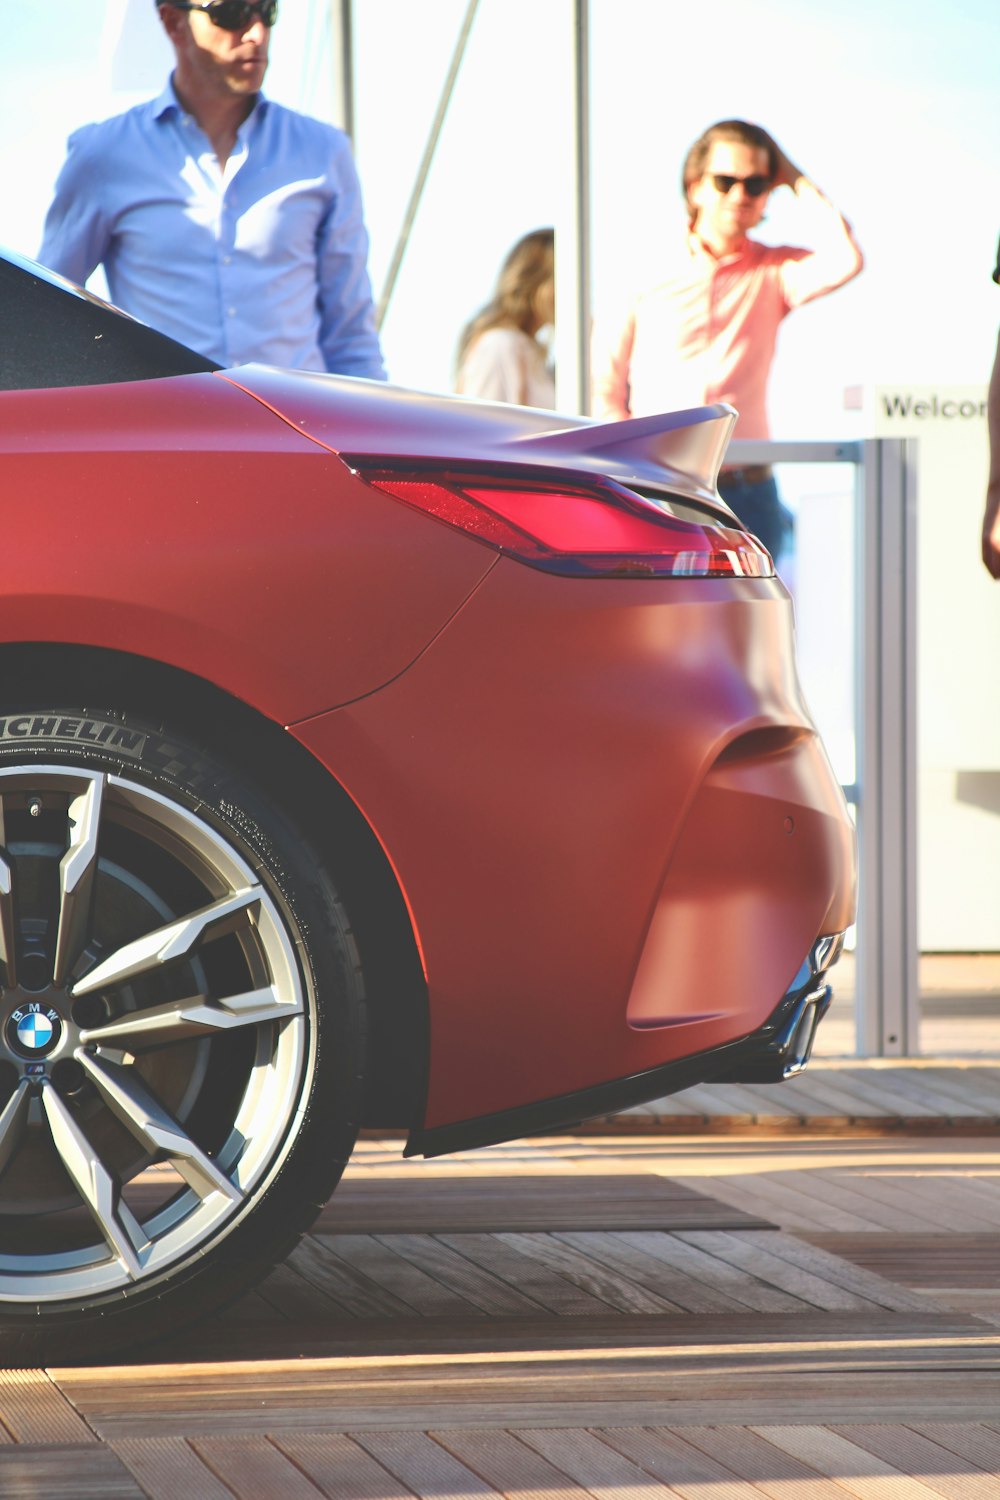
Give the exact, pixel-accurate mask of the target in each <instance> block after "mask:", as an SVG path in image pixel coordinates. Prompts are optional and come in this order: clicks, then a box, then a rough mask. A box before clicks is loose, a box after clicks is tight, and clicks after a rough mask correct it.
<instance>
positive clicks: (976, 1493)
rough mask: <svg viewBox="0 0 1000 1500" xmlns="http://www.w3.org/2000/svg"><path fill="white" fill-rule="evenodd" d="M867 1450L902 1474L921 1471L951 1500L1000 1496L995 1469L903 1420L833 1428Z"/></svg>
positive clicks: (988, 1499)
mask: <svg viewBox="0 0 1000 1500" xmlns="http://www.w3.org/2000/svg"><path fill="white" fill-rule="evenodd" d="M831 1431H832V1432H833V1433H835V1434H836V1435H837V1436H839V1437H841V1438H844V1439H845V1440H846V1441H847V1442H849V1443H853V1444H854V1446H855V1447H856V1448H858V1449H860V1450H861V1451H862V1452H864V1453H871V1454H874V1455H875V1457H876V1458H877V1459H879V1460H881V1462H883V1463H885V1464H887V1465H889V1467H890V1468H892V1469H897V1470H899V1471H900V1472H901V1473H903V1474H913V1475H919V1476H920V1477H921V1478H922V1479H925V1480H926V1482H927V1483H928V1484H929V1485H930V1486H931V1487H932V1488H933V1489H934V1490H936V1491H938V1492H939V1493H940V1494H942V1495H946V1496H947V1497H948V1500H997V1494H998V1492H1000V1483H998V1479H997V1475H996V1472H995V1471H994V1473H993V1474H992V1475H990V1474H986V1473H984V1472H983V1470H982V1468H981V1467H980V1466H979V1465H978V1464H975V1463H971V1462H969V1460H968V1459H964V1458H959V1456H958V1455H957V1454H956V1453H954V1452H952V1451H951V1450H949V1449H947V1448H943V1447H941V1445H940V1444H939V1443H937V1442H935V1441H934V1440H933V1438H930V1437H927V1436H925V1434H924V1433H921V1432H914V1431H913V1429H912V1428H911V1427H904V1426H903V1425H901V1424H894V1425H892V1426H888V1425H886V1426H873V1425H871V1424H867V1423H866V1424H864V1425H862V1424H860V1423H855V1424H853V1425H848V1426H838V1427H833V1428H832V1429H831Z"/></svg>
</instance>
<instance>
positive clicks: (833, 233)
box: [774, 141, 865, 307]
mask: <svg viewBox="0 0 1000 1500" xmlns="http://www.w3.org/2000/svg"><path fill="white" fill-rule="evenodd" d="M774 149H775V152H776V155H777V171H776V174H775V179H774V185H775V188H779V187H787V188H790V189H791V191H792V192H793V193H794V194H795V197H796V199H797V200H798V202H800V203H801V204H802V206H803V208H805V209H807V210H808V212H809V216H810V219H811V221H812V223H813V225H814V226H815V228H816V238H817V240H818V242H819V243H818V245H817V248H816V249H815V250H814V251H813V252H812V254H811V255H809V256H808V257H807V258H806V259H804V260H799V261H794V262H790V263H789V264H788V266H787V267H786V271H785V281H786V289H787V293H788V300H789V302H790V304H791V305H792V306H796V307H798V306H801V305H802V303H803V302H811V301H812V299H813V298H814V297H822V296H823V294H824V293H825V292H832V291H836V289H837V287H841V286H844V285H846V283H847V282H848V281H852V280H853V279H854V277H855V276H857V275H858V274H859V273H860V271H861V270H862V269H863V268H864V263H865V260H864V256H863V255H862V253H861V246H860V245H859V244H858V242H857V240H856V239H855V236H854V230H853V229H852V228H851V225H850V224H849V223H848V221H847V219H845V218H844V215H843V214H842V213H841V212H840V209H839V208H837V207H835V205H834V204H833V203H831V202H830V200H829V198H827V197H826V195H825V194H824V193H822V192H820V190H819V188H818V187H817V186H816V184H815V183H814V182H813V181H812V179H811V178H810V177H807V176H806V174H805V173H804V172H803V171H802V169H801V167H798V166H796V165H795V163H794V162H793V161H792V160H791V158H790V157H788V156H786V154H785V152H784V151H782V149H781V147H780V146H779V145H778V143H777V141H775V142H774Z"/></svg>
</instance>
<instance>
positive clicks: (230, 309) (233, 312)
mask: <svg viewBox="0 0 1000 1500" xmlns="http://www.w3.org/2000/svg"><path fill="white" fill-rule="evenodd" d="M226 312H227V313H228V314H229V316H230V317H231V318H235V316H236V309H235V307H227V308H226Z"/></svg>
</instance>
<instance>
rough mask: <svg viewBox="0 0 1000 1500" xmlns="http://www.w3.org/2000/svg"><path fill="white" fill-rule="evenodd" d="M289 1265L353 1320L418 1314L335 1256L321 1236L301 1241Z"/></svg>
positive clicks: (384, 1288)
mask: <svg viewBox="0 0 1000 1500" xmlns="http://www.w3.org/2000/svg"><path fill="white" fill-rule="evenodd" d="M287 1264H288V1267H289V1269H290V1270H291V1271H293V1272H295V1273H297V1274H298V1275H300V1276H301V1277H302V1278H303V1279H304V1280H306V1281H308V1282H309V1283H310V1284H311V1285H313V1286H315V1287H318V1288H319V1289H320V1291H322V1292H323V1294H324V1295H325V1296H326V1297H328V1298H329V1300H330V1305H331V1308H334V1307H343V1308H344V1310H345V1312H347V1313H348V1314H349V1315H350V1316H351V1317H355V1318H379V1317H393V1316H402V1317H408V1316H409V1315H410V1314H411V1313H412V1312H413V1311H414V1309H413V1308H412V1307H411V1306H410V1304H409V1303H408V1302H404V1301H403V1299H402V1298H401V1297H397V1296H395V1295H394V1294H393V1293H392V1292H391V1291H389V1290H388V1289H387V1288H386V1287H384V1286H380V1285H379V1284H378V1283H377V1282H376V1281H374V1280H373V1279H372V1278H371V1277H369V1276H367V1275H365V1274H364V1271H363V1269H362V1270H360V1271H359V1269H358V1268H357V1267H355V1266H354V1265H353V1264H350V1263H349V1262H348V1260H347V1258H346V1256H338V1255H334V1254H333V1252H332V1250H331V1247H330V1246H329V1245H328V1244H327V1242H326V1240H324V1239H323V1238H322V1237H321V1236H317V1235H308V1236H307V1237H306V1238H305V1239H304V1240H302V1241H300V1243H299V1244H298V1245H297V1246H296V1248H295V1249H294V1250H293V1251H292V1254H291V1256H290V1257H289V1259H288V1263H287ZM327 1316H329V1314H327Z"/></svg>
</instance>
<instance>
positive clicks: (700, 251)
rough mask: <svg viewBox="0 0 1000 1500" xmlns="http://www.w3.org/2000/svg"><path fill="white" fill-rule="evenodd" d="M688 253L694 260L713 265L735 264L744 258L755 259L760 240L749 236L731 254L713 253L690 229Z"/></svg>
mask: <svg viewBox="0 0 1000 1500" xmlns="http://www.w3.org/2000/svg"><path fill="white" fill-rule="evenodd" d="M687 244H688V254H689V255H690V256H691V259H692V260H697V261H704V262H706V263H708V264H710V265H713V266H735V265H738V264H739V262H740V261H742V260H754V259H756V256H757V253H758V248H759V247H758V242H757V241H756V240H752V239H750V238H749V237H748V238H747V239H745V240H744V241H743V244H742V245H741V246H740V248H739V250H734V251H733V252H732V254H730V255H713V254H712V252H711V250H709V249H707V248H706V246H705V245H703V244H702V242H701V240H700V239H699V238H698V236H697V234H696V233H695V232H694V230H693V229H689V230H688V238H687Z"/></svg>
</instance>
